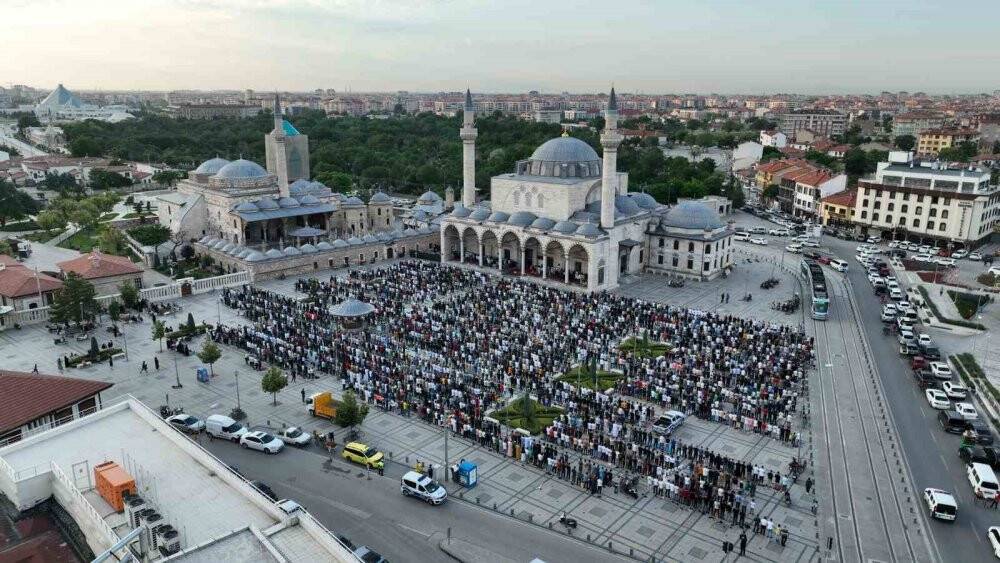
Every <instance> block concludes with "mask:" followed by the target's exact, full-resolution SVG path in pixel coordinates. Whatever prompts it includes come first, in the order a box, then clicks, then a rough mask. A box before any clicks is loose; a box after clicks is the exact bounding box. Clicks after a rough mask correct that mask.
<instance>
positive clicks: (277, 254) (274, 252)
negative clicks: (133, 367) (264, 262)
mask: <svg viewBox="0 0 1000 563" xmlns="http://www.w3.org/2000/svg"><path fill="white" fill-rule="evenodd" d="M264 256H266V257H267V258H284V257H285V255H284V254H282V252H281V251H280V250H278V249H277V248H272V249H271V250H268V251H267V252H265V253H264Z"/></svg>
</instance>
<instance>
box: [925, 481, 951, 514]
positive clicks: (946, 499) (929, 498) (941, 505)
mask: <svg viewBox="0 0 1000 563" xmlns="http://www.w3.org/2000/svg"><path fill="white" fill-rule="evenodd" d="M924 503H925V504H926V505H927V510H929V511H930V513H931V517H933V518H937V519H939V520H947V521H954V520H955V517H956V516H957V515H958V501H956V500H955V497H954V496H952V494H951V493H949V492H947V491H942V490H941V489H931V488H927V489H924Z"/></svg>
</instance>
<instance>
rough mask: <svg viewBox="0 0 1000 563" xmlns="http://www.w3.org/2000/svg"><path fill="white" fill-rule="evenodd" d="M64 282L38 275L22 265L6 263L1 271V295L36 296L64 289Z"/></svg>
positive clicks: (12, 296)
mask: <svg viewBox="0 0 1000 563" xmlns="http://www.w3.org/2000/svg"><path fill="white" fill-rule="evenodd" d="M62 285H63V282H62V280H60V279H57V278H54V277H52V276H49V275H46V274H42V273H36V272H35V271H34V270H29V269H28V268H25V267H24V266H22V265H21V264H16V263H15V264H14V265H8V264H7V263H6V261H4V266H3V269H2V270H0V295H3V296H4V297H9V298H15V297H25V296H28V295H35V294H37V293H38V292H39V291H42V292H46V291H54V290H56V289H59V288H60V287H62Z"/></svg>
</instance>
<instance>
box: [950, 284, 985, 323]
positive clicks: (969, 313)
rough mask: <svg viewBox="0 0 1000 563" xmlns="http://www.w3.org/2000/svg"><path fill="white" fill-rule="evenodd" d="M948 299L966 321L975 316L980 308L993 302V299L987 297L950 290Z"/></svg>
mask: <svg viewBox="0 0 1000 563" xmlns="http://www.w3.org/2000/svg"><path fill="white" fill-rule="evenodd" d="M948 297H951V300H952V302H953V303H955V308H956V309H958V314H959V315H961V316H962V318H963V319H966V320H968V319H971V318H972V317H973V316H975V314H976V313H977V312H978V311H979V308H980V307H981V306H984V305H986V304H987V303H990V302H992V301H993V298H992V297H990V296H989V295H977V294H975V293H966V292H964V291H953V290H951V289H949V290H948Z"/></svg>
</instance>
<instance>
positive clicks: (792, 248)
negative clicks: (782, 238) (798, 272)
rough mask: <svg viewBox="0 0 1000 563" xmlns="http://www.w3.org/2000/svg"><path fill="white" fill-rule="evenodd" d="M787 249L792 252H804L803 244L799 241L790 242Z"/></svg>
mask: <svg viewBox="0 0 1000 563" xmlns="http://www.w3.org/2000/svg"><path fill="white" fill-rule="evenodd" d="M785 250H787V251H788V252H791V253H792V254H799V253H801V252H802V245H801V244H798V243H795V244H789V245H788V246H786V247H785Z"/></svg>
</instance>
